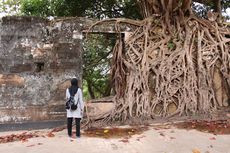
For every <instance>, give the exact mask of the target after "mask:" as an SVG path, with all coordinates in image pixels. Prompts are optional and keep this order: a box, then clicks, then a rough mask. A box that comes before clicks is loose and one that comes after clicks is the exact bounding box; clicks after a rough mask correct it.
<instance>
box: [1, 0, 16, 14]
mask: <svg viewBox="0 0 230 153" xmlns="http://www.w3.org/2000/svg"><path fill="white" fill-rule="evenodd" d="M19 12H20V0H0V13H4V14H5V15H9V14H13V15H17V14H19Z"/></svg>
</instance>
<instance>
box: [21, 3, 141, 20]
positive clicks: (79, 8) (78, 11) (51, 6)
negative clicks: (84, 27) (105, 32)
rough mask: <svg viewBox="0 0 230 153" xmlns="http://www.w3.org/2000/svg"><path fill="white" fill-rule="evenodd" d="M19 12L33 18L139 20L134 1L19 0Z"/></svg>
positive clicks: (139, 16)
mask: <svg viewBox="0 0 230 153" xmlns="http://www.w3.org/2000/svg"><path fill="white" fill-rule="evenodd" d="M21 5H22V7H21V11H22V13H23V14H25V15H33V16H42V17H47V16H58V17H66V16H85V17H91V18H99V19H103V18H113V17H128V18H134V19H137V18H141V15H140V13H139V11H138V6H137V3H135V0H94V1H92V0H21Z"/></svg>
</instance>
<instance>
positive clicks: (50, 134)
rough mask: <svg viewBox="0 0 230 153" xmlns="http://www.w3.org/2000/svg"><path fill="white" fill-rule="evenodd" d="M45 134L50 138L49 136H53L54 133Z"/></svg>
mask: <svg viewBox="0 0 230 153" xmlns="http://www.w3.org/2000/svg"><path fill="white" fill-rule="evenodd" d="M47 136H48V137H50V138H51V137H54V136H55V135H54V134H53V133H52V132H49V133H48V134H47Z"/></svg>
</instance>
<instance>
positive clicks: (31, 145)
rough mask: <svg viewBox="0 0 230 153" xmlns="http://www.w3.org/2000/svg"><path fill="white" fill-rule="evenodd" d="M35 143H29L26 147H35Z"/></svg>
mask: <svg viewBox="0 0 230 153" xmlns="http://www.w3.org/2000/svg"><path fill="white" fill-rule="evenodd" d="M34 146H35V145H34V144H32V145H29V146H26V147H34Z"/></svg>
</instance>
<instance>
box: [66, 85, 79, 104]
mask: <svg viewBox="0 0 230 153" xmlns="http://www.w3.org/2000/svg"><path fill="white" fill-rule="evenodd" d="M78 89H79V88H77V92H78ZM68 90H69V89H68ZM77 92H76V93H75V94H74V95H73V98H74V96H75V95H76V94H77ZM69 95H70V96H71V94H70V91H69ZM78 103H79V97H78V99H77V104H76V105H78Z"/></svg>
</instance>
